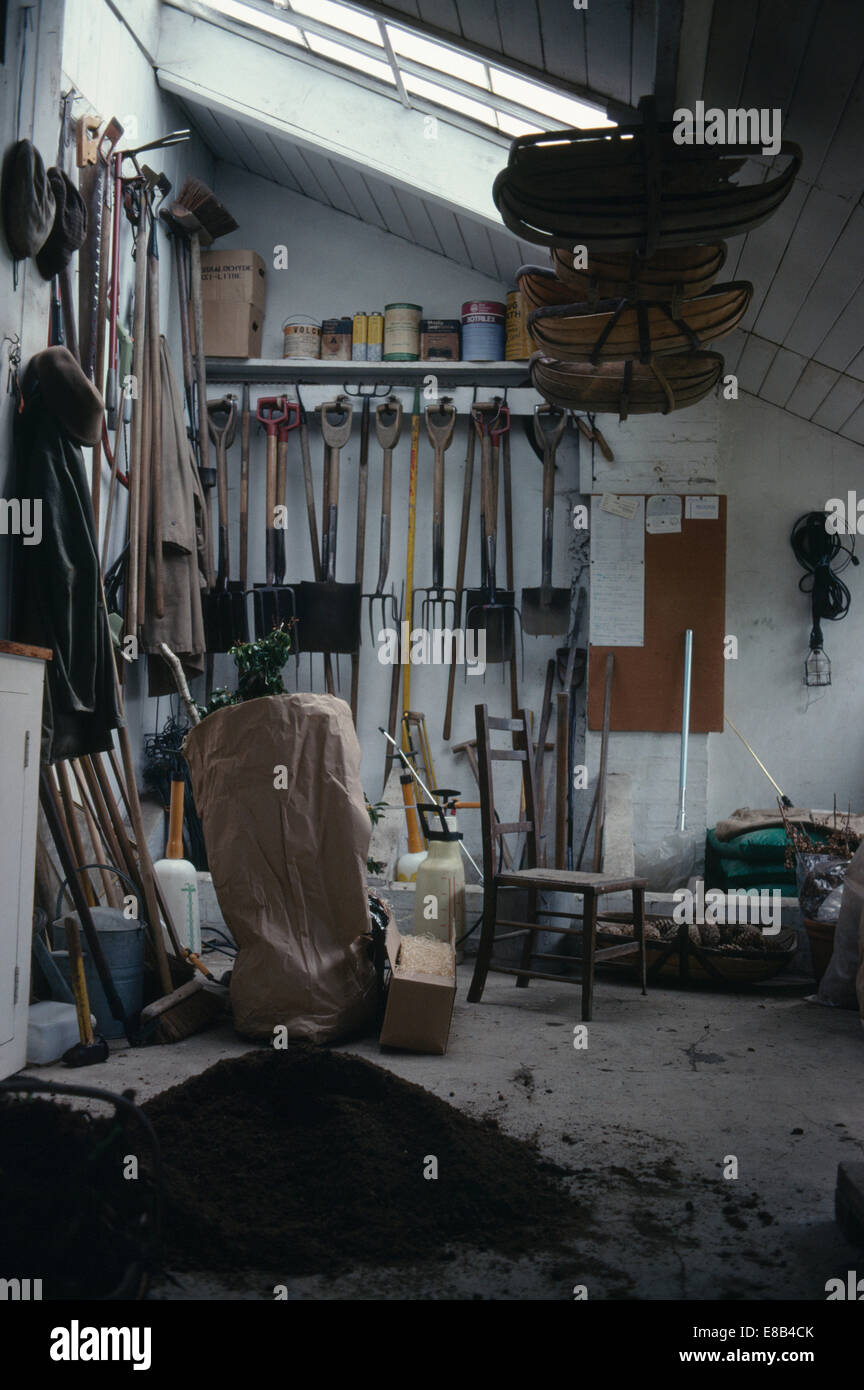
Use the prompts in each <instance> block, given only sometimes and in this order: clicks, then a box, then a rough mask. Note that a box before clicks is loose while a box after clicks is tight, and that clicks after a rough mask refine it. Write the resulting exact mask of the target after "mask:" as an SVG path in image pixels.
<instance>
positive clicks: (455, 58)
mask: <svg viewBox="0 0 864 1390" xmlns="http://www.w3.org/2000/svg"><path fill="white" fill-rule="evenodd" d="M387 33H388V34H389V36H390V42H391V43H392V45H393V51H394V53H396V54H398V55H400V56H402V57H404V58H411V59H413V61H414V62H415V63H422V64H423V66H424V67H426V68H429V69H430V70H431V71H432V72H441V73H446V74H448V75H449V76H450V77H458V78H460V79H461V81H463V82H470V83H471V85H472V86H473V87H483V88H484V90H486V91H488V90H489V74H488V72H487V70H486V64H485V63H480V62H478V61H477V59H476V58H469V57H468V54H467V53H460V52H459V51H458V50H457V49H455V48H449V47H446V46H445V45H444V44H443V43H433V42H432V41H431V39H421V38H420V37H419V35H417V34H412V33H410V32H409V31H408V30H407V29H397V28H396V26H395V25H393V24H388V25H387Z"/></svg>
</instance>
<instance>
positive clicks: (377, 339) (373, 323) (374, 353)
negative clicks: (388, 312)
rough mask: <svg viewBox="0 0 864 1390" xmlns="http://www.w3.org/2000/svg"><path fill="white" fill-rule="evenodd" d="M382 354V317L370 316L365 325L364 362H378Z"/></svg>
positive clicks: (378, 315)
mask: <svg viewBox="0 0 864 1390" xmlns="http://www.w3.org/2000/svg"><path fill="white" fill-rule="evenodd" d="M383 352H384V315H383V314H370V315H369V322H368V324H367V325H366V361H367V362H380V361H381V356H382V353H383Z"/></svg>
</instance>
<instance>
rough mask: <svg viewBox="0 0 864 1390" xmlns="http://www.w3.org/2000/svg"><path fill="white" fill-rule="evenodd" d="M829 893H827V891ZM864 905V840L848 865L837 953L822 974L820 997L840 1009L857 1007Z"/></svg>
mask: <svg viewBox="0 0 864 1390" xmlns="http://www.w3.org/2000/svg"><path fill="white" fill-rule="evenodd" d="M826 896H827V895H826ZM862 908H864V842H862V844H861V846H860V848H859V849H857V850H856V851H855V854H854V856H853V857H852V859H851V861H850V862H849V864H848V866H847V871H846V876H845V883H844V887H843V901H842V903H841V905H840V914H839V916H838V918H837V928H836V930H835V932H834V953H833V955H832V957H831V960H830V962H829V965H828V969H827V970H826V971H825V974H824V975H823V976H822V980H821V982H820V984H819V990H818V992H817V994H816V996H815V997H816V999H817V1001H818V1002H819V1003H820V1004H831V1005H833V1006H834V1008H837V1009H857V1008H858V995H857V993H856V989H855V976H856V974H857V972H858V924H859V922H860V921H861V911H862Z"/></svg>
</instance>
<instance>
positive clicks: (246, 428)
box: [240, 383, 252, 594]
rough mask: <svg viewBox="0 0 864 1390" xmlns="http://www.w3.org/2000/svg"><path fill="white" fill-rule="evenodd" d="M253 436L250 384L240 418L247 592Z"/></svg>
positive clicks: (242, 571)
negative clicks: (250, 460) (250, 467)
mask: <svg viewBox="0 0 864 1390" xmlns="http://www.w3.org/2000/svg"><path fill="white" fill-rule="evenodd" d="M251 437H252V414H251V411H250V410H249V386H248V383H247V384H246V385H244V387H243V414H242V416H241V419H240V583H241V584H242V586H243V592H244V594H245V592H246V590H247V588H248V587H249V585H248V582H247V581H248V574H249V446H250V442H251Z"/></svg>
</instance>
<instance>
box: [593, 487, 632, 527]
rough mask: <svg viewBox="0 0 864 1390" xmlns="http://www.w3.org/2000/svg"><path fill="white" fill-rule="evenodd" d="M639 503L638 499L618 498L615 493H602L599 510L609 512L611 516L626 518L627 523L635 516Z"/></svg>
mask: <svg viewBox="0 0 864 1390" xmlns="http://www.w3.org/2000/svg"><path fill="white" fill-rule="evenodd" d="M640 501H641V498H639V497H619V495H618V494H617V493H615V492H604V493H603V496H602V497H601V498H600V510H601V511H603V512H610V513H611V515H612V516H626V517H627V519H628V521H629V520H631V519H632V518H633V517H634V516H635V515H636V512H637V510H638V508H639V503H640Z"/></svg>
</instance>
